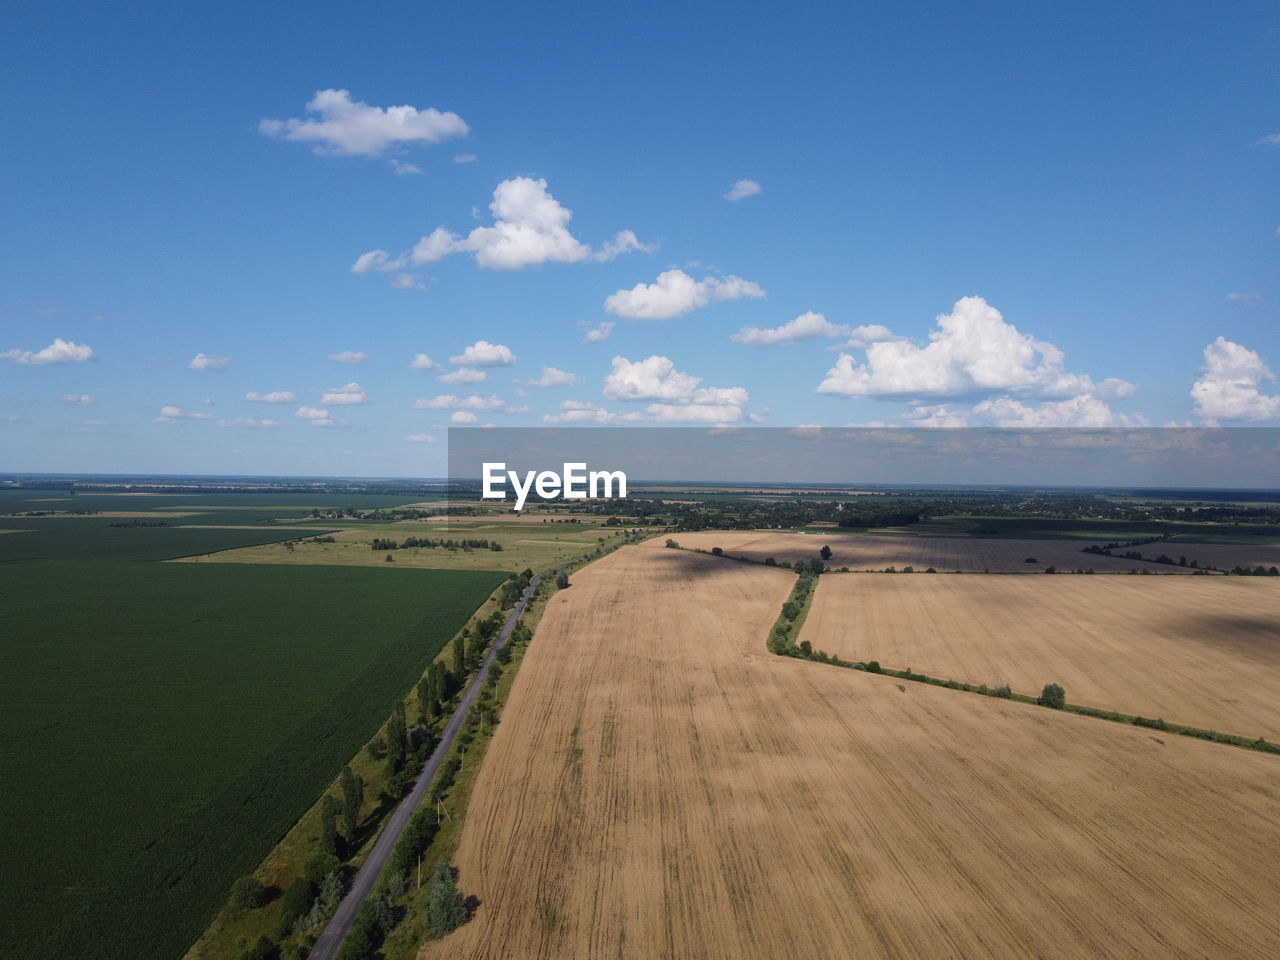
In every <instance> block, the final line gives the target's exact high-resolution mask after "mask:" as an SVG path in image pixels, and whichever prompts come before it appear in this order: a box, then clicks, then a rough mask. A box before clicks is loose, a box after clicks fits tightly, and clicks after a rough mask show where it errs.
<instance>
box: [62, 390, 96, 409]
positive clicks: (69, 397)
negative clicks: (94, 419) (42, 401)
mask: <svg viewBox="0 0 1280 960" xmlns="http://www.w3.org/2000/svg"><path fill="white" fill-rule="evenodd" d="M62 402H63V403H69V404H71V405H72V406H73V407H91V406H93V405H94V404H95V403H96V402H97V401H96V400H94V399H93V397H92V396H90V395H89V394H87V393H64V394H63V395H62Z"/></svg>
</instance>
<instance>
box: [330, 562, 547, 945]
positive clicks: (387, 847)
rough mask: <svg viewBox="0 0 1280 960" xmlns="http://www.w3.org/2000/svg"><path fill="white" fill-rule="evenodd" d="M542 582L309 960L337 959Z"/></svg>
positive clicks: (514, 614)
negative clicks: (359, 913)
mask: <svg viewBox="0 0 1280 960" xmlns="http://www.w3.org/2000/svg"><path fill="white" fill-rule="evenodd" d="M541 582H542V574H538V575H537V576H535V577H534V578H533V579H532V580H530V581H529V586H528V587H526V588H525V591H524V594H523V595H521V597H520V600H519V602H518V603H517V604H516V605H515V608H514V609H513V610H512V611H511V615H510V616H508V617H507V622H506V623H504V624H503V625H502V629H501V630H500V631H499V632H498V636H497V638H496V639H495V640H494V642H493V645H492V646H491V647H490V648H489V653H488V654H487V655H486V656H485V658H484V662H483V663H481V664H480V669H479V670H478V671H477V672H476V675H475V677H473V678H472V680H471V684H470V685H469V686H468V687H467V692H466V693H465V694H463V697H462V701H461V702H460V703H459V704H458V707H457V709H455V710H454V711H453V716H452V717H450V718H449V722H448V724H446V725H445V728H444V733H443V734H442V735H441V736H440V742H439V743H438V744H436V748H435V749H434V750H433V751H431V756H430V757H428V758H427V762H426V764H425V765H424V766H423V768H422V772H421V773H419V774H418V779H417V780H416V781H415V782H414V785H413V789H412V790H410V791H409V795H408V796H407V797H405V798H404V799H403V800H402V801H400V805H399V806H398V807H396V809H395V811H394V812H393V813H392V814H391V816H390V818H389V819H388V820H387V825H386V826H385V827H384V828H383V830H382V833H381V834H380V835H379V836H378V840H377V842H376V843H375V844H374V845H373V850H372V851H371V852H370V853H369V856H368V857H367V858H366V859H365V861H364V863H363V864H361V866H360V869H359V870H358V871H357V872H356V877H355V880H353V881H352V883H351V889H350V890H349V891H348V892H347V895H346V896H345V897H343V898H342V902H341V903H340V904H338V909H337V911H335V912H334V915H333V919H331V920H330V921H329V923H328V925H327V926H326V927H325V928H324V932H323V933H321V934H320V938H319V939H318V940H317V941H316V945H315V946H314V947H312V948H311V953H310V954H308V960H333V958H334V957H336V956H337V953H338V949H339V948H340V947H341V946H342V941H343V939H344V938H345V937H346V935H347V931H348V930H350V929H351V923H352V921H353V920H355V917H356V912H357V911H358V910H359V909H360V904H362V903H364V901H365V898H366V897H368V896H369V894H370V893H372V892H373V888H374V885H375V884H376V883H377V882H378V877H379V875H380V874H381V873H382V868H383V867H385V866H386V863H387V860H388V858H390V856H391V852H392V851H393V850H394V849H395V846H396V844H397V843H398V842H399V841H400V835H401V834H402V833H404V828H405V827H406V826H407V825H408V823H409V818H410V817H412V816H413V812H414V811H415V810H417V809H418V804H419V803H421V802H422V798H423V796H425V795H426V792H427V787H429V786H430V785H431V781H432V780H433V779H434V778H435V775H436V772H437V771H438V770H439V769H440V764H441V763H443V762H444V758H445V755H446V754H448V752H449V748H450V747H452V746H453V741H454V738H455V737H456V736H457V735H458V731H459V730H460V729H461V728H462V721H463V720H465V719H466V716H467V711H468V710H470V709H471V704H472V703H473V702H474V701H475V699H476V697H477V696H478V695H479V694H480V689H481V687H483V686H484V681H485V677H487V676H488V675H489V667H490V666H491V665H492V663H493V660H494V657H495V656H497V653H498V651H499V650H500V649H501V648H502V647H503V646H504V645H505V644H506V642H507V640H508V639H510V637H511V631H512V630H513V629H514V628H515V625H516V621H517V620H519V619H520V617H521V616H522V615H523V614H524V610H525V607H526V606H527V605H528V603H529V598H530V597H532V596H533V592H534V591H535V590H537V589H538V584H539V583H541Z"/></svg>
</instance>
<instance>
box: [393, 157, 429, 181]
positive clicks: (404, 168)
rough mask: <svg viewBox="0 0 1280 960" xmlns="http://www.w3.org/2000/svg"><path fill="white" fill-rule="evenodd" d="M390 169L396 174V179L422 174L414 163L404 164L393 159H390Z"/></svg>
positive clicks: (420, 169)
mask: <svg viewBox="0 0 1280 960" xmlns="http://www.w3.org/2000/svg"><path fill="white" fill-rule="evenodd" d="M391 169H392V170H394V171H395V172H396V176H397V177H407V176H412V175H413V174H417V173H421V172H422V168H421V167H420V166H418V165H417V164H416V163H406V162H405V161H403V160H398V159H396V158H395V157H392V158H391Z"/></svg>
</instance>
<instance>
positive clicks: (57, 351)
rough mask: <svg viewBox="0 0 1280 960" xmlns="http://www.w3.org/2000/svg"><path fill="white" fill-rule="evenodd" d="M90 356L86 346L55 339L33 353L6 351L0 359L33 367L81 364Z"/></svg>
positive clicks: (58, 338)
mask: <svg viewBox="0 0 1280 960" xmlns="http://www.w3.org/2000/svg"><path fill="white" fill-rule="evenodd" d="M92 356H93V348H92V347H90V346H89V345H88V344H84V343H76V342H75V341H74V340H63V339H62V338H61V337H55V338H54V340H53V343H51V344H49V346H47V347H45V348H44V349H43V350H37V351H35V352H34V353H33V352H32V351H30V350H6V351H4V352H3V353H0V358H3V359H5V360H12V361H13V362H14V363H21V364H25V365H30V366H34V367H41V366H46V365H48V364H54V363H83V362H84V361H86V360H88V359H89V358H91V357H92Z"/></svg>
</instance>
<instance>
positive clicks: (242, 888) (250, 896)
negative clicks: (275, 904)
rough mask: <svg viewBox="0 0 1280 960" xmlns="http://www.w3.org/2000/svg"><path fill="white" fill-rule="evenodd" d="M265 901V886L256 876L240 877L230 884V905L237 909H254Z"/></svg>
mask: <svg viewBox="0 0 1280 960" xmlns="http://www.w3.org/2000/svg"><path fill="white" fill-rule="evenodd" d="M266 902H267V888H266V887H264V886H263V885H262V882H261V881H259V880H258V878H257V877H251V876H250V877H241V878H240V879H239V880H237V881H236V882H235V883H233V884H232V885H231V905H232V906H233V907H235V908H236V909H237V910H256V909H258V907H260V906H262V905H263V904H264V903H266Z"/></svg>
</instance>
